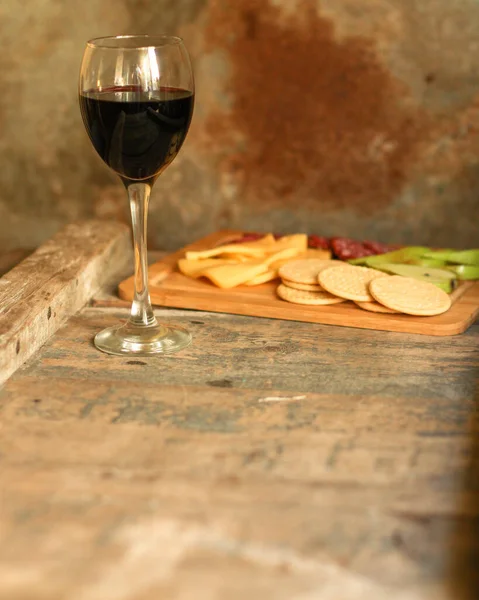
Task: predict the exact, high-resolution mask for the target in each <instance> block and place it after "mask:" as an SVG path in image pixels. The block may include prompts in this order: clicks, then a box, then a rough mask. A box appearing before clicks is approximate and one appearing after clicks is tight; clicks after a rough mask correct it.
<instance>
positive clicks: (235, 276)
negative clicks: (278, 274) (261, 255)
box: [202, 260, 268, 289]
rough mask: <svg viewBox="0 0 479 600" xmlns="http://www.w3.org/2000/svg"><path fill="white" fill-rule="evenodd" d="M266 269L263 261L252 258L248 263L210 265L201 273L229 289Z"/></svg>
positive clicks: (221, 286)
mask: <svg viewBox="0 0 479 600" xmlns="http://www.w3.org/2000/svg"><path fill="white" fill-rule="evenodd" d="M267 270H268V267H267V266H266V265H265V264H264V262H263V261H261V260H252V261H250V262H248V263H240V264H236V265H220V266H214V267H210V268H209V269H206V270H205V271H204V272H203V274H202V275H203V277H207V278H208V279H209V280H210V281H212V282H213V283H214V284H215V285H217V286H218V287H220V288H223V289H229V288H233V287H236V286H237V285H241V284H242V283H245V282H246V281H249V280H251V279H253V277H256V276H257V275H259V274H260V273H264V272H266V271H267Z"/></svg>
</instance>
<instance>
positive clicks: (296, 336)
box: [0, 308, 479, 600]
mask: <svg viewBox="0 0 479 600" xmlns="http://www.w3.org/2000/svg"><path fill="white" fill-rule="evenodd" d="M156 314H157V316H158V318H159V319H160V320H167V321H170V322H175V323H178V324H180V325H183V326H185V327H187V328H189V329H190V330H191V331H192V333H193V344H192V345H191V346H190V347H189V348H187V349H186V350H185V351H183V352H181V353H179V354H177V355H173V356H169V357H162V358H158V357H156V358H142V359H141V360H129V359H128V358H124V357H114V356H108V355H105V354H102V353H99V352H97V351H96V350H95V348H94V347H93V345H92V344H91V338H92V336H93V334H94V332H96V331H98V330H99V329H101V328H102V327H106V326H109V325H112V324H114V323H116V322H118V320H119V319H125V318H126V317H127V311H126V310H112V309H100V308H85V309H83V310H82V311H81V312H80V313H78V314H77V315H75V316H74V317H72V318H70V319H69V321H68V323H67V324H66V325H65V326H64V327H63V328H61V329H60V330H59V331H58V332H57V333H56V334H55V335H54V336H52V338H51V339H50V340H49V341H48V342H47V343H46V344H45V346H44V347H43V348H42V349H41V350H40V351H39V352H37V353H36V355H35V356H34V357H33V358H32V359H31V360H30V361H29V362H28V363H26V364H25V365H24V366H23V367H21V368H20V369H19V370H18V371H17V372H16V373H15V375H13V376H12V377H11V378H10V379H9V381H8V382H7V383H6V384H5V386H4V388H3V390H2V391H1V392H0V407H1V414H0V416H1V422H2V432H1V433H2V435H1V438H0V455H1V456H2V459H3V465H2V469H1V471H0V489H2V493H3V495H2V510H1V511H0V532H2V535H3V543H2V544H0V598H2V600H3V599H4V598H5V599H7V598H8V600H20V599H25V598H28V600H47V599H48V600H63V599H64V598H68V599H69V600H100V599H101V600H103V599H108V600H158V599H159V598H161V599H163V598H165V599H166V598H167V599H168V600H170V599H171V600H184V599H189V598H194V599H195V600H239V599H242V598H245V597H247V598H251V600H265V599H266V600H269V599H274V600H277V599H278V600H384V599H385V598H388V599H392V600H472V599H473V598H477V592H478V591H479V587H477V583H478V582H477V564H478V560H479V486H478V484H477V482H478V481H479V420H478V414H479V410H478V405H477V402H478V397H477V379H478V364H479V326H478V325H474V326H472V327H471V328H470V329H469V330H468V331H467V332H465V333H464V334H463V335H461V336H454V337H448V338H443V339H441V340H440V342H438V339H437V338H435V337H430V336H415V335H408V334H402V333H388V332H380V331H373V330H359V329H348V328H342V327H331V326H327V325H321V324H311V323H300V322H292V321H285V320H270V319H262V318H253V317H242V316H234V315H226V314H214V313H206V312H204V313H202V312H193V311H188V310H166V309H164V310H157V311H156Z"/></svg>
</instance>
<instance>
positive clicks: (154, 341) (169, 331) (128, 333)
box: [94, 323, 191, 356]
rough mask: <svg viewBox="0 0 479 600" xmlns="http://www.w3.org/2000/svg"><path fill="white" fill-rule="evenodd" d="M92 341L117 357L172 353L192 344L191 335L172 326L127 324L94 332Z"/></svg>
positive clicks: (99, 348) (103, 350)
mask: <svg viewBox="0 0 479 600" xmlns="http://www.w3.org/2000/svg"><path fill="white" fill-rule="evenodd" d="M94 344H95V346H96V347H97V348H98V350H101V351H102V352H106V353H107V354H116V355H118V356H123V355H129V356H133V355H134V356H151V355H153V354H172V353H173V352H178V351H179V350H182V349H183V348H186V347H187V346H189V345H190V344H191V334H190V333H189V332H188V331H186V329H183V328H182V327H177V326H171V325H161V324H158V325H152V326H149V327H138V326H132V325H131V324H130V323H126V324H125V325H117V326H116V327H109V328H108V329H104V330H103V331H100V333H97V334H96V336H95V339H94Z"/></svg>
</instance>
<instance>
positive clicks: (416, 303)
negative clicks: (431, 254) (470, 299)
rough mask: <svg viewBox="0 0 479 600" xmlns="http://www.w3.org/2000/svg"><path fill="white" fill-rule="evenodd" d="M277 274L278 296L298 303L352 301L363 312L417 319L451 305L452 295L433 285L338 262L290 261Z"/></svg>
mask: <svg viewBox="0 0 479 600" xmlns="http://www.w3.org/2000/svg"><path fill="white" fill-rule="evenodd" d="M278 273H279V276H280V278H281V281H282V283H281V284H280V285H279V286H278V288H277V290H276V291H277V294H278V296H279V297H280V298H281V299H283V300H285V301H287V302H293V303H295V304H308V305H328V304H338V303H340V302H346V301H348V300H350V301H352V302H354V303H355V304H356V305H357V306H359V307H360V308H362V309H363V310H368V311H372V312H378V313H403V314H408V315H418V316H432V315H439V314H441V313H443V312H446V311H447V310H448V309H449V308H450V306H451V298H450V297H449V295H448V294H447V293H446V292H444V291H443V290H441V289H440V288H438V287H437V286H435V285H434V284H432V283H429V282H427V281H420V280H417V279H412V278H409V277H402V276H399V275H388V274H386V273H383V272H381V271H377V270H375V269H370V268H368V267H357V266H353V265H349V264H345V263H342V262H341V261H337V260H318V259H314V258H312V259H303V260H291V261H288V262H287V263H286V264H284V265H282V266H281V267H280V268H279V270H278Z"/></svg>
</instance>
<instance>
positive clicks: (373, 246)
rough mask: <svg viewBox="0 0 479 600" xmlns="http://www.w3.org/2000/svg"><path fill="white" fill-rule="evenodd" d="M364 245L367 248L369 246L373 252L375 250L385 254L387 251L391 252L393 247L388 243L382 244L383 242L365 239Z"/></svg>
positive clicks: (375, 252)
mask: <svg viewBox="0 0 479 600" xmlns="http://www.w3.org/2000/svg"><path fill="white" fill-rule="evenodd" d="M363 246H364V247H365V248H367V249H368V250H371V251H372V252H374V254H385V253H386V252H389V251H390V249H391V247H390V246H388V245H387V244H381V242H370V241H365V242H363Z"/></svg>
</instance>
